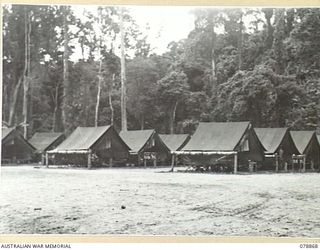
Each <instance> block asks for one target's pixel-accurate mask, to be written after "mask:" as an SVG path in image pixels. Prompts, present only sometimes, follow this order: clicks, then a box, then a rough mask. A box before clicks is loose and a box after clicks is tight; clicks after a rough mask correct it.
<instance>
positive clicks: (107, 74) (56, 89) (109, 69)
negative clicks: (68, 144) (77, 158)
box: [2, 5, 320, 136]
mask: <svg viewBox="0 0 320 250" xmlns="http://www.w3.org/2000/svg"><path fill="white" fill-rule="evenodd" d="M97 13H99V15H98V14H97ZM97 13H90V12H88V11H85V12H84V14H83V15H84V17H85V18H79V16H77V15H76V14H75V13H74V12H73V10H72V7H66V8H63V7H61V6H55V5H50V6H46V5H39V6H33V5H28V6H24V5H4V6H3V85H2V88H3V99H2V102H3V109H2V116H3V120H4V121H6V122H9V123H11V124H10V125H12V126H18V125H19V124H21V123H22V122H23V121H24V120H25V115H26V113H23V110H25V109H26V107H24V106H25V105H28V107H27V110H28V111H29V112H28V113H27V116H28V117H27V122H28V134H29V136H30V135H32V134H33V133H35V132H39V131H63V130H65V132H66V133H69V132H70V131H72V130H73V129H74V128H75V127H77V126H94V125H95V119H97V121H96V123H97V124H99V125H107V124H110V123H113V124H114V125H115V127H116V128H117V129H120V127H121V114H120V96H121V81H120V72H121V66H120V56H119V55H118V53H117V51H118V50H119V48H118V47H117V46H118V45H119V40H120V30H119V18H120V17H119V9H117V8H116V7H103V8H102V7H98V8H97ZM193 15H194V17H195V25H194V28H193V30H191V31H190V33H189V35H188V37H187V38H186V39H183V40H180V41H172V42H171V43H170V44H169V45H168V50H167V51H166V52H165V53H163V54H161V55H159V54H155V53H153V52H152V44H149V43H148V42H147V41H148V39H147V36H148V34H147V33H144V32H142V29H141V27H139V26H138V25H137V24H136V22H135V20H134V19H133V17H132V16H131V14H130V9H127V10H125V12H124V22H125V24H124V26H125V45H126V47H127V48H128V50H127V51H131V52H132V53H131V54H132V55H131V56H130V55H128V54H127V55H126V79H127V97H126V98H127V119H128V129H129V130H130V129H148V128H155V129H156V130H158V132H160V133H169V132H170V133H191V132H193V131H194V129H195V126H196V124H197V123H198V122H200V121H244V120H250V121H252V122H253V124H254V125H255V126H259V127H267V126H268V127H279V126H281V127H284V126H291V127H293V128H294V129H319V128H320V9H317V8H291V9H282V8H267V9H266V8H262V9H261V8H245V9H240V8H238V9H197V10H195V11H194V12H193ZM246 20H250V22H248V21H246ZM28 25H29V26H28ZM25 27H29V29H28V30H29V31H30V34H29V35H30V41H29V42H30V44H29V48H30V58H29V60H30V67H29V70H30V72H29V74H28V76H27V77H28V80H29V82H30V86H29V89H28V92H25V95H24V93H23V91H22V89H24V87H23V84H22V85H21V82H20V85H19V81H21V79H22V78H23V77H26V75H25V74H24V68H25V59H26V58H25V55H26V53H25V52H26V51H25V49H26V48H27V47H26V44H25V42H26V37H25V34H26V32H25V29H26V28H25ZM77 48H80V50H81V56H80V58H79V59H78V60H72V59H71V58H72V56H73V55H74V54H75V53H76V52H75V50H76V49H77ZM27 54H28V53H27ZM98 91H100V92H99V93H98ZM26 94H27V95H26ZM23 96H27V97H29V98H27V99H25V100H26V101H25V102H24V101H23ZM98 97H99V98H100V99H99V105H97V102H98V101H97V98H98ZM97 107H98V108H97ZM97 112H98V113H97ZM95 113H96V114H95ZM64 116H65V117H64ZM10 119H11V121H10ZM64 123H65V124H64Z"/></svg>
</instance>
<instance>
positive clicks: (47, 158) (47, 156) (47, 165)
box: [46, 152, 49, 168]
mask: <svg viewBox="0 0 320 250" xmlns="http://www.w3.org/2000/svg"><path fill="white" fill-rule="evenodd" d="M46 167H47V168H48V167H49V155H48V152H46Z"/></svg>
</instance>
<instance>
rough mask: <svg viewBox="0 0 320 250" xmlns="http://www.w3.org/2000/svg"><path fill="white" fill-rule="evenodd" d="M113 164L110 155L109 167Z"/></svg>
mask: <svg viewBox="0 0 320 250" xmlns="http://www.w3.org/2000/svg"><path fill="white" fill-rule="evenodd" d="M112 166H113V159H112V157H110V158H109V167H110V168H112Z"/></svg>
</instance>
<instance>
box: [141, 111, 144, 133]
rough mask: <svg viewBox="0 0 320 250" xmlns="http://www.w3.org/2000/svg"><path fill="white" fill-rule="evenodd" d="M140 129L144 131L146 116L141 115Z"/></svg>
mask: <svg viewBox="0 0 320 250" xmlns="http://www.w3.org/2000/svg"><path fill="white" fill-rule="evenodd" d="M140 129H141V130H144V114H143V113H142V114H140Z"/></svg>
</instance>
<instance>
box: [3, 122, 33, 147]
mask: <svg viewBox="0 0 320 250" xmlns="http://www.w3.org/2000/svg"><path fill="white" fill-rule="evenodd" d="M11 133H16V135H17V136H18V137H19V139H21V140H22V141H23V142H24V143H26V144H27V145H28V146H29V147H31V148H32V150H35V149H36V148H35V147H34V146H33V145H32V144H31V143H29V142H28V141H27V140H26V139H24V137H23V135H22V134H21V133H20V132H19V131H18V130H16V129H15V128H6V127H2V129H1V137H2V142H4V141H5V139H6V138H7V137H8V136H9V135H10V134H11Z"/></svg>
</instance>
